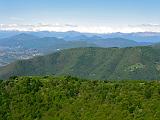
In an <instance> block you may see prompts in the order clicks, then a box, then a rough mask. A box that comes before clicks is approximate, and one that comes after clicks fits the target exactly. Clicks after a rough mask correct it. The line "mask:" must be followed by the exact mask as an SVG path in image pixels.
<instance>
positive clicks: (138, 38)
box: [0, 31, 160, 43]
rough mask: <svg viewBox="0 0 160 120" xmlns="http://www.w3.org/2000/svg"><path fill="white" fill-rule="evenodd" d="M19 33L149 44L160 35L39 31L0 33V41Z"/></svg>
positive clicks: (155, 40)
mask: <svg viewBox="0 0 160 120" xmlns="http://www.w3.org/2000/svg"><path fill="white" fill-rule="evenodd" d="M21 33H27V34H30V35H35V36H38V37H40V38H42V37H57V38H63V39H65V40H75V38H76V39H79V37H81V39H82V38H85V37H93V38H95V36H97V37H101V38H103V39H106V38H124V39H130V40H134V41H136V42H149V43H156V42H160V33H156V32H138V33H108V34H97V33H80V32H76V31H68V32H49V31H39V32H24V31H0V39H1V38H8V37H11V36H14V35H18V34H21Z"/></svg>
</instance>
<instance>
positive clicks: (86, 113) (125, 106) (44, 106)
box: [0, 76, 160, 120]
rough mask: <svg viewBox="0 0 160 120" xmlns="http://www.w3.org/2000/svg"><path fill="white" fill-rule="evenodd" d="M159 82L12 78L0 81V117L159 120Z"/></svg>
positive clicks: (9, 119) (6, 119)
mask: <svg viewBox="0 0 160 120" xmlns="http://www.w3.org/2000/svg"><path fill="white" fill-rule="evenodd" d="M159 118H160V82H159V81H117V80H116V81H102V80H99V81H98V80H82V79H78V78H74V77H70V76H66V77H54V76H44V77H18V78H17V77H12V78H10V80H5V81H1V82H0V119H1V120H159Z"/></svg>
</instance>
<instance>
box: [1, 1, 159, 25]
mask: <svg viewBox="0 0 160 120" xmlns="http://www.w3.org/2000/svg"><path fill="white" fill-rule="evenodd" d="M159 6H160V0H0V24H38V23H45V24H72V25H78V26H112V27H115V26H127V25H135V26H136V25H141V24H149V25H150V24H151V25H152V24H153V25H159V24H160V15H159V11H160V7H159Z"/></svg>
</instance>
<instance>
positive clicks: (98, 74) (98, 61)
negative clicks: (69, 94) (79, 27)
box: [0, 46, 160, 80]
mask: <svg viewBox="0 0 160 120" xmlns="http://www.w3.org/2000/svg"><path fill="white" fill-rule="evenodd" d="M159 50H160V49H159V48H154V47H151V46H150V47H128V48H76V49H69V50H62V51H59V52H56V53H53V54H50V55H46V56H39V57H35V58H33V59H29V60H20V61H17V62H14V63H12V64H9V65H7V66H5V67H2V68H1V69H0V79H2V78H8V77H10V76H14V75H18V76H24V75H27V76H28V75H51V74H56V75H66V74H67V75H68V74H69V75H73V76H78V77H82V78H89V79H102V80H104V79H108V80H121V79H123V80H125V79H126V80H141V79H142V80H157V79H160V74H159V73H160V52H159Z"/></svg>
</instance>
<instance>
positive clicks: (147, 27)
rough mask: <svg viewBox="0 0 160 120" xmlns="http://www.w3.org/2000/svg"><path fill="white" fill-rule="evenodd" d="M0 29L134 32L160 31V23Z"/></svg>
mask: <svg viewBox="0 0 160 120" xmlns="http://www.w3.org/2000/svg"><path fill="white" fill-rule="evenodd" d="M0 30H18V31H60V32H66V31H79V32H89V33H113V32H122V33H132V32H160V25H159V24H142V25H128V26H117V27H112V26H78V25H72V24H58V23H56V24H44V23H39V24H0Z"/></svg>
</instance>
